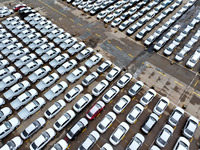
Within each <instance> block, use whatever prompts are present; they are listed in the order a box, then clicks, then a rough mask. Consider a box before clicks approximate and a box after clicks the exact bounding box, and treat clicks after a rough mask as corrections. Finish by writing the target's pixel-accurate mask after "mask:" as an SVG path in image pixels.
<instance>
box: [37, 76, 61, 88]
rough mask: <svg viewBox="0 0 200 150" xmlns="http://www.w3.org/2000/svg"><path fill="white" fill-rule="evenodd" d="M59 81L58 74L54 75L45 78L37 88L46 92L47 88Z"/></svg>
mask: <svg viewBox="0 0 200 150" xmlns="http://www.w3.org/2000/svg"><path fill="white" fill-rule="evenodd" d="M58 79H59V76H58V74H57V73H52V74H50V75H48V76H46V77H45V78H43V79H42V80H41V81H40V82H39V83H38V84H36V87H37V89H38V90H40V91H44V90H45V89H46V88H48V87H49V86H51V85H52V84H53V83H55V82H56V81H57V80H58Z"/></svg>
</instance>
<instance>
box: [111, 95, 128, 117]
mask: <svg viewBox="0 0 200 150" xmlns="http://www.w3.org/2000/svg"><path fill="white" fill-rule="evenodd" d="M130 101H131V98H130V97H129V96H128V95H123V96H122V97H121V98H120V99H119V101H118V102H117V103H116V104H115V105H114V106H113V111H114V112H115V113H116V114H120V113H122V112H123V110H124V109H125V108H126V106H127V105H128V104H129V103H130Z"/></svg>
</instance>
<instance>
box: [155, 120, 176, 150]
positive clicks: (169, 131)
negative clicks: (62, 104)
mask: <svg viewBox="0 0 200 150" xmlns="http://www.w3.org/2000/svg"><path fill="white" fill-rule="evenodd" d="M173 132H174V129H173V128H172V127H171V126H170V125H168V124H166V125H164V127H163V128H162V129H161V131H160V133H159V134H158V137H157V138H156V144H157V145H158V146H159V147H160V148H164V147H165V146H166V145H167V143H168V142H169V140H170V138H171V137H172V135H173Z"/></svg>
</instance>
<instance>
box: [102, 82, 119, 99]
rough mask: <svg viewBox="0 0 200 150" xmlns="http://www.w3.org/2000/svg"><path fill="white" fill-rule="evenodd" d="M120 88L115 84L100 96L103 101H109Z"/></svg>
mask: <svg viewBox="0 0 200 150" xmlns="http://www.w3.org/2000/svg"><path fill="white" fill-rule="evenodd" d="M119 91H120V89H119V88H118V87H117V86H113V87H111V88H110V89H109V90H108V91H107V92H106V93H105V94H104V95H103V97H102V100H103V101H104V102H105V103H109V102H110V101H111V100H112V99H113V98H114V97H115V96H116V95H117V94H118V93H119Z"/></svg>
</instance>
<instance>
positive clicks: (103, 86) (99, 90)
mask: <svg viewBox="0 0 200 150" xmlns="http://www.w3.org/2000/svg"><path fill="white" fill-rule="evenodd" d="M108 85H109V83H108V81H106V80H104V79H103V80H101V81H100V82H99V83H98V84H97V85H96V86H95V87H94V88H93V90H92V94H93V95H94V96H99V95H100V94H101V93H102V92H103V91H104V90H105V89H106V88H107V86H108Z"/></svg>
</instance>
